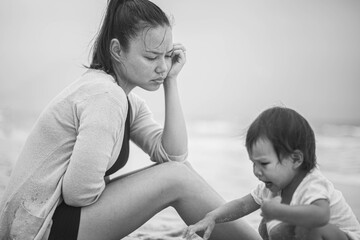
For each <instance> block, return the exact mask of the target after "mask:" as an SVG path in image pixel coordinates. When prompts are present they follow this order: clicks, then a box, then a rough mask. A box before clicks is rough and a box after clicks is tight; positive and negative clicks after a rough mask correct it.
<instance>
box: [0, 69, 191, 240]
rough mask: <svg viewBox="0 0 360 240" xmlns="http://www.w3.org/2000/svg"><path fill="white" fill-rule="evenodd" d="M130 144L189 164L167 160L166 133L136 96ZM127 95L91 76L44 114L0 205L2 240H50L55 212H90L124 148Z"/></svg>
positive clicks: (154, 156) (159, 158) (105, 78)
mask: <svg viewBox="0 0 360 240" xmlns="http://www.w3.org/2000/svg"><path fill="white" fill-rule="evenodd" d="M128 98H129V101H130V105H131V109H132V112H131V123H130V129H131V130H130V139H131V140H132V141H133V142H134V143H135V144H136V145H137V146H139V147H140V148H141V149H142V150H143V151H144V152H146V153H147V154H148V155H149V156H150V159H151V160H152V161H155V162H160V163H161V162H166V161H184V160H185V159H186V157H187V152H186V153H184V154H183V155H181V156H170V155H168V154H167V153H166V152H165V150H164V148H163V146H162V144H161V137H162V131H163V129H162V127H161V126H160V125H159V124H158V123H156V122H155V121H154V120H153V117H152V114H151V112H150V111H149V109H148V107H147V105H146V104H145V102H144V101H143V100H142V99H140V98H139V97H138V96H136V95H135V94H133V93H130V94H129V95H128ZM127 108H128V105H127V96H126V94H125V92H124V91H123V90H122V88H120V87H119V86H118V85H117V84H116V82H115V80H114V78H113V77H112V76H110V75H108V74H106V73H104V72H103V71H98V70H88V71H87V72H86V73H85V74H84V75H83V76H81V77H80V78H79V79H78V80H77V81H75V82H74V83H73V84H71V85H70V86H69V87H67V88H66V89H64V90H63V91H62V92H61V93H60V94H59V95H58V96H56V97H55V98H54V100H53V101H52V102H51V103H50V104H49V105H48V106H47V108H46V109H45V110H44V111H43V112H42V113H41V115H40V117H39V119H38V121H37V122H36V124H35V126H34V128H33V129H32V131H31V133H30V135H29V137H28V139H27V141H26V143H25V145H24V148H23V150H22V152H21V154H20V156H19V159H18V161H17V163H16V166H15V168H14V169H13V172H12V175H11V179H10V182H9V184H8V186H7V189H6V191H5V193H4V195H3V198H2V201H1V203H0V239H8V238H10V239H12V238H14V239H47V238H48V234H49V231H50V229H51V224H52V215H53V213H54V211H55V209H56V207H57V206H58V205H59V204H60V203H61V201H62V200H64V201H65V202H66V203H67V204H68V205H72V206H87V205H90V204H92V203H94V202H96V201H97V199H98V198H99V197H100V196H101V193H102V192H103V190H104V188H105V180H104V175H105V172H106V171H107V170H108V169H109V168H110V167H111V166H112V165H113V164H114V163H115V161H116V159H117V157H118V155H119V153H120V149H121V146H122V140H123V135H124V126H125V121H126V115H127V110H128V109H127Z"/></svg>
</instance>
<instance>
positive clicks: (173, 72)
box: [165, 43, 186, 82]
mask: <svg viewBox="0 0 360 240" xmlns="http://www.w3.org/2000/svg"><path fill="white" fill-rule="evenodd" d="M185 53H186V49H185V47H184V46H183V45H182V44H180V43H175V44H174V49H173V52H172V54H171V68H170V70H169V72H168V75H167V77H166V80H167V79H173V78H176V77H177V75H178V74H179V72H180V70H181V69H182V67H183V66H184V64H185V62H186V54H185ZM166 80H165V82H166Z"/></svg>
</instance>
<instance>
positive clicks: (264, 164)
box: [260, 162, 269, 166]
mask: <svg viewBox="0 0 360 240" xmlns="http://www.w3.org/2000/svg"><path fill="white" fill-rule="evenodd" d="M260 164H261V166H266V165H268V164H269V163H268V162H263V163H260Z"/></svg>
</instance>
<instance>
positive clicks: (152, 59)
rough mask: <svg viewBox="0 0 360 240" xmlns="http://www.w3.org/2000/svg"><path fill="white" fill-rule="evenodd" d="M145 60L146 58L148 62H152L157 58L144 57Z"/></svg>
mask: <svg viewBox="0 0 360 240" xmlns="http://www.w3.org/2000/svg"><path fill="white" fill-rule="evenodd" d="M145 58H147V59H148V60H151V61H154V60H156V58H157V57H145Z"/></svg>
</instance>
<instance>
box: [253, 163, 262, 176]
mask: <svg viewBox="0 0 360 240" xmlns="http://www.w3.org/2000/svg"><path fill="white" fill-rule="evenodd" d="M253 171H254V175H255V176H256V177H260V176H262V172H261V170H260V169H259V168H258V167H257V166H256V165H254V169H253Z"/></svg>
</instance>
